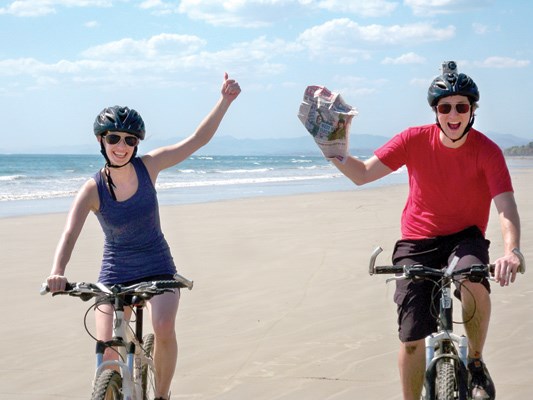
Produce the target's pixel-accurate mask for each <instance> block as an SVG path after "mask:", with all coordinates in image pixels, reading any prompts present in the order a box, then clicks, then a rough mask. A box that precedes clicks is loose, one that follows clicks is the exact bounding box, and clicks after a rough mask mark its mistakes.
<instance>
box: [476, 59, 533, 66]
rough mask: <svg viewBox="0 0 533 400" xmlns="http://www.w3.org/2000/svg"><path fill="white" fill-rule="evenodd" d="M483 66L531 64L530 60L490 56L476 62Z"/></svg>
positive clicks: (477, 64)
mask: <svg viewBox="0 0 533 400" xmlns="http://www.w3.org/2000/svg"><path fill="white" fill-rule="evenodd" d="M474 64H475V65H476V66H477V67H481V68H524V67H527V66H529V64H530V61H529V60H516V59H514V58H510V57H497V56H494V57H488V58H486V59H485V60H484V61H481V62H476V63H474Z"/></svg>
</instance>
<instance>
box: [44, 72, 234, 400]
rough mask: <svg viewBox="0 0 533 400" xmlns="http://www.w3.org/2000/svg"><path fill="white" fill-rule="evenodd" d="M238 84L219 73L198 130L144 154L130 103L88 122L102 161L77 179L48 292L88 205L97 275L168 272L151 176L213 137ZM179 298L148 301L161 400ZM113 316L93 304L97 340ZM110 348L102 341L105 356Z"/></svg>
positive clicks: (139, 277)
mask: <svg viewBox="0 0 533 400" xmlns="http://www.w3.org/2000/svg"><path fill="white" fill-rule="evenodd" d="M240 91H241V89H240V87H239V84H238V83H237V82H236V81H235V80H233V79H228V75H227V74H225V75H224V81H223V84H222V89H221V97H220V99H219V100H218V102H217V103H216V105H215V107H214V108H213V109H212V111H211V112H210V113H209V114H208V115H207V116H206V117H205V119H204V120H203V121H202V122H201V123H200V125H199V126H198V127H197V129H196V131H195V132H194V133H193V134H192V135H191V136H189V137H188V138H186V139H185V140H183V141H181V142H179V143H176V144H174V145H171V146H166V147H161V148H158V149H155V150H152V151H150V152H148V153H147V154H146V155H143V156H142V157H137V156H136V154H137V146H138V144H139V142H140V141H141V140H143V139H144V137H145V126H144V122H143V120H142V118H141V116H140V115H139V114H138V113H137V112H136V111H135V110H133V109H130V108H128V107H119V106H114V107H108V108H105V109H104V110H102V112H101V113H100V114H99V115H98V116H97V117H96V120H95V122H94V134H95V135H96V138H97V140H98V142H99V143H100V150H101V152H102V154H103V156H104V157H105V159H106V164H105V166H104V168H102V169H101V170H100V171H98V172H97V173H96V174H95V175H94V177H93V178H92V179H89V180H88V181H87V182H86V183H85V184H84V185H83V186H82V188H81V189H80V191H79V192H78V194H77V196H76V198H75V200H74V202H73V205H72V207H71V209H70V212H69V214H68V218H67V223H66V226H65V228H64V231H63V234H62V236H61V239H60V241H59V244H58V246H57V249H56V253H55V257H54V262H53V266H52V271H51V273H50V276H49V277H48V278H47V284H48V287H49V289H50V291H51V292H55V291H61V290H64V288H65V284H66V282H67V279H66V277H65V270H66V267H67V264H68V262H69V260H70V257H71V254H72V251H73V249H74V245H75V243H76V241H77V239H78V237H79V234H80V232H81V230H82V228H83V225H84V223H85V220H86V218H87V215H88V214H89V212H90V211H92V212H94V213H95V214H96V216H97V218H98V221H99V222H100V224H101V226H102V229H103V231H104V234H105V244H104V254H103V260H102V267H101V271H100V275H99V279H98V280H99V282H101V283H104V284H118V283H121V284H133V283H136V282H142V281H145V280H147V281H150V280H159V279H162V280H164V279H172V277H173V275H174V274H175V273H176V267H175V265H174V261H173V259H172V256H171V253H170V248H169V246H168V244H167V242H166V240H165V238H164V236H163V233H162V232H161V226H160V219H159V206H158V203H157V195H156V190H155V183H156V180H157V177H158V175H159V173H160V172H161V171H162V170H164V169H166V168H170V167H172V166H174V165H176V164H178V163H180V162H181V161H184V160H185V159H187V158H188V157H189V156H190V155H192V154H193V153H194V152H195V151H196V150H198V149H199V148H200V147H202V146H204V145H205V144H207V143H208V142H209V141H210V140H211V138H212V137H213V135H214V134H215V132H216V131H217V129H218V127H219V125H220V123H221V121H222V119H223V117H224V115H225V114H226V112H227V110H228V108H229V106H230V105H231V103H232V102H233V100H235V99H236V98H237V96H238V95H239V93H240ZM178 303H179V291H176V293H165V294H163V295H160V296H156V297H154V298H153V299H151V300H150V301H149V303H148V305H147V307H148V309H149V311H150V317H151V322H152V326H153V329H154V335H155V348H154V364H155V369H156V374H157V376H156V396H158V397H157V399H162V400H166V399H168V398H169V397H168V396H169V391H170V385H171V382H172V377H173V375H174V370H175V367H176V361H177V354H178V348H177V341H176V334H175V326H174V325H175V319H176V313H177V310H178ZM112 316H113V310H112V305H111V304H109V305H105V306H104V305H102V306H99V307H98V308H97V310H96V315H95V320H96V336H97V339H98V340H102V341H107V340H110V339H111V336H112V321H113V318H112ZM115 355H116V353H115V352H113V351H110V350H109V349H108V351H106V354H105V358H106V359H110V358H112V357H115Z"/></svg>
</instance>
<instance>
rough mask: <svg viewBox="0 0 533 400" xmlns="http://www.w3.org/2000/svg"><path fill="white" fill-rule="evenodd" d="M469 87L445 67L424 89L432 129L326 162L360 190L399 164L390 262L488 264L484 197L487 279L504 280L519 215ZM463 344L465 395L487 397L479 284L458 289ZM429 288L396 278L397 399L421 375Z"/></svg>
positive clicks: (514, 265)
mask: <svg viewBox="0 0 533 400" xmlns="http://www.w3.org/2000/svg"><path fill="white" fill-rule="evenodd" d="M478 101H479V91H478V88H477V86H476V84H475V83H474V81H473V80H472V79H471V78H470V77H469V76H467V75H465V74H462V73H458V72H457V68H456V64H455V63H454V62H453V61H450V62H447V63H445V64H444V65H443V72H442V75H440V76H438V77H436V78H435V79H434V80H433V82H432V83H431V85H430V87H429V89H428V102H429V105H430V107H431V108H432V109H433V110H434V112H435V114H436V123H435V124H431V125H425V126H420V127H414V128H409V129H407V130H405V131H403V132H401V133H400V134H398V135H396V136H395V137H393V138H392V139H391V140H390V141H389V142H388V143H386V144H385V145H383V146H382V147H381V148H379V149H378V150H376V151H375V152H374V156H372V157H371V158H369V159H368V160H366V161H361V160H358V159H357V158H355V157H348V159H347V160H346V162H345V163H344V164H343V163H341V162H340V161H338V160H336V159H333V160H332V161H333V163H334V164H335V166H336V167H337V168H338V169H339V170H340V171H341V172H342V173H343V174H345V175H346V176H347V177H348V178H350V179H351V180H352V181H353V182H354V183H355V184H357V185H362V184H365V183H368V182H372V181H375V180H377V179H380V178H382V177H384V176H385V175H388V174H390V173H392V172H393V171H395V170H397V169H398V168H400V167H402V166H404V165H405V166H406V167H407V171H408V174H409V197H408V199H407V203H406V205H405V208H404V210H403V214H402V224H401V225H402V238H401V240H400V241H398V242H397V243H396V247H395V250H394V255H393V263H394V264H400V265H408V264H423V265H428V266H434V267H435V268H442V267H443V266H445V265H446V264H448V263H449V262H450V261H451V260H452V259H453V257H454V256H456V255H457V256H458V257H459V258H460V261H459V264H458V266H457V268H461V267H462V266H463V267H464V266H469V265H471V264H485V263H488V262H489V241H488V240H486V238H485V231H486V228H487V223H488V219H489V212H490V204H491V201H494V204H495V206H496V209H497V211H498V214H499V220H500V224H501V229H502V234H503V243H504V254H503V255H502V256H501V257H499V258H497V259H496V260H495V262H494V263H495V264H496V270H495V279H496V281H498V282H499V283H500V285H502V286H506V285H508V284H509V283H510V282H514V280H515V277H516V273H517V269H518V267H519V264H520V260H519V258H518V257H517V255H515V254H514V253H513V249H518V248H519V245H520V219H519V215H518V211H517V207H516V203H515V199H514V194H513V187H512V183H511V178H510V175H509V171H508V168H507V166H506V163H505V159H504V157H503V154H502V151H501V150H500V148H499V147H498V146H497V145H496V144H495V143H493V142H492V141H491V140H489V139H488V138H487V137H486V136H485V135H483V134H482V133H481V132H479V131H477V130H475V129H473V128H472V125H473V124H474V113H475V110H476V109H477V106H478ZM458 289H459V290H458V292H459V295H460V296H461V299H462V303H463V309H464V315H465V321H466V322H465V329H466V333H467V336H468V338H469V354H468V356H469V361H470V362H469V365H468V367H469V370H470V374H471V384H470V391H471V395H472V398H473V399H483V400H489V399H494V397H495V389H494V385H493V383H492V380H491V378H490V376H489V374H488V371H487V369H486V367H485V364H484V362H483V360H482V354H483V347H484V344H485V339H486V336H487V330H488V325H489V318H490V297H489V293H490V286H489V282H488V281H484V282H481V283H472V282H469V281H464V282H462V283H461V285H460V287H459V288H458ZM432 290H433V284H432V283H431V282H422V283H419V282H412V281H410V280H407V281H405V280H404V281H398V282H397V288H396V293H395V296H394V298H395V302H396V303H397V305H398V321H399V336H400V341H401V347H400V354H399V368H400V377H401V382H402V387H403V398H404V399H405V400H408V399H409V400H418V399H420V395H421V392H422V386H423V379H424V368H425V362H424V353H425V349H424V338H425V337H426V336H427V335H429V334H430V333H432V332H434V331H435V330H436V326H435V325H436V322H435V319H434V318H433V317H432V314H431V312H430V308H431V300H432Z"/></svg>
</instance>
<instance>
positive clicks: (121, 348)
mask: <svg viewBox="0 0 533 400" xmlns="http://www.w3.org/2000/svg"><path fill="white" fill-rule="evenodd" d="M104 288H105V290H106V291H108V292H109V293H110V291H109V289H107V288H106V287H105V286H102V290H104ZM135 310H136V313H135V314H136V319H135V334H132V332H131V330H130V329H128V328H129V322H128V321H127V320H125V318H124V300H123V299H121V298H118V297H117V298H115V303H114V316H113V337H112V339H111V340H110V341H107V342H103V341H98V342H96V370H95V374H94V380H93V384H94V382H96V380H97V379H98V377H99V376H100V375H101V374H102V372H103V371H104V370H106V369H109V368H110V367H115V368H118V369H119V371H120V375H121V376H122V394H123V398H124V400H142V396H143V390H142V367H143V365H148V368H153V360H152V359H151V358H149V357H147V356H146V355H145V353H144V351H142V336H143V334H142V332H143V331H142V328H143V327H142V325H143V306H135ZM108 347H115V348H116V351H117V352H118V354H119V359H118V360H109V361H104V352H105V349H106V348H108ZM123 360H125V361H123Z"/></svg>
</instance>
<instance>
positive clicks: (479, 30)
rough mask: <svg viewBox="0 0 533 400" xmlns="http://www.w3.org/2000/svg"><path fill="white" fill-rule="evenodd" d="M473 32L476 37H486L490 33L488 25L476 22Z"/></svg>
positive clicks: (473, 25)
mask: <svg viewBox="0 0 533 400" xmlns="http://www.w3.org/2000/svg"><path fill="white" fill-rule="evenodd" d="M472 30H473V31H474V33H475V34H476V35H484V34H485V33H487V32H488V31H489V27H488V25H484V24H480V23H478V22H474V23H473V24H472Z"/></svg>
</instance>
